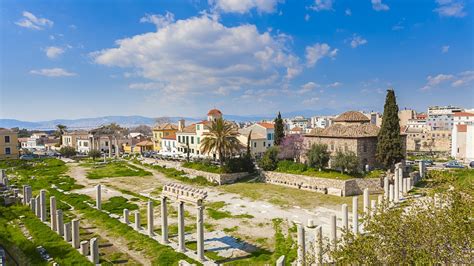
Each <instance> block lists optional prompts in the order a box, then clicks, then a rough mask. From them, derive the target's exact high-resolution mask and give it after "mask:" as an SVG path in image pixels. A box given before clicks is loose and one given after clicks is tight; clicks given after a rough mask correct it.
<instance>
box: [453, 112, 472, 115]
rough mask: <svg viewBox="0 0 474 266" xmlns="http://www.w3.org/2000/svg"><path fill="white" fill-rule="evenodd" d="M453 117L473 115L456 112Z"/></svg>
mask: <svg viewBox="0 0 474 266" xmlns="http://www.w3.org/2000/svg"><path fill="white" fill-rule="evenodd" d="M454 116H474V113H468V112H456V113H454Z"/></svg>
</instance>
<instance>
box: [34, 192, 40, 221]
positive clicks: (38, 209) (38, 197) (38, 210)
mask: <svg viewBox="0 0 474 266" xmlns="http://www.w3.org/2000/svg"><path fill="white" fill-rule="evenodd" d="M40 198H41V197H40V196H39V195H38V196H36V200H35V202H36V208H35V209H36V212H35V214H36V217H38V218H40V219H41V199H40Z"/></svg>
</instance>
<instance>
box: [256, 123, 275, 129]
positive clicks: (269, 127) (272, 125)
mask: <svg viewBox="0 0 474 266" xmlns="http://www.w3.org/2000/svg"><path fill="white" fill-rule="evenodd" d="M257 124H259V125H261V126H262V127H264V128H267V129H272V128H275V125H274V124H272V123H267V122H260V123H257Z"/></svg>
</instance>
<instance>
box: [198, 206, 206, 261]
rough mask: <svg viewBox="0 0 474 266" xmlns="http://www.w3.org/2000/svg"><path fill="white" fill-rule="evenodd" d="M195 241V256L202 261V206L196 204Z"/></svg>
mask: <svg viewBox="0 0 474 266" xmlns="http://www.w3.org/2000/svg"><path fill="white" fill-rule="evenodd" d="M196 241H197V256H198V260H199V261H201V262H202V261H204V260H205V258H204V206H203V205H198V206H197V214H196Z"/></svg>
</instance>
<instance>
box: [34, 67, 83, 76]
mask: <svg viewBox="0 0 474 266" xmlns="http://www.w3.org/2000/svg"><path fill="white" fill-rule="evenodd" d="M30 74H35V75H41V76H46V77H71V76H76V75H77V74H76V73H73V72H68V71H67V70H65V69H62V68H43V69H38V70H31V71H30Z"/></svg>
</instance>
